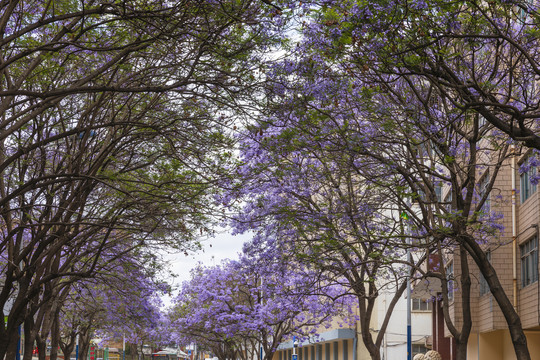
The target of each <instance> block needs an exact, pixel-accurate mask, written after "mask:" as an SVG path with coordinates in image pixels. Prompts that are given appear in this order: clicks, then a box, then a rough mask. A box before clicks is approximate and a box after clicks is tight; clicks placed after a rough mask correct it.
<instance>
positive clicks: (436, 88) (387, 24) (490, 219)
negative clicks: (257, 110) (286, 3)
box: [222, 0, 540, 359]
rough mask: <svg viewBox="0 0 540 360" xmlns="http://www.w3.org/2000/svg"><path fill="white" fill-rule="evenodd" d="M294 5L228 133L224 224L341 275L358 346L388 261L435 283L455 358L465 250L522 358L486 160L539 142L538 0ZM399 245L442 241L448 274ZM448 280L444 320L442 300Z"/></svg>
mask: <svg viewBox="0 0 540 360" xmlns="http://www.w3.org/2000/svg"><path fill="white" fill-rule="evenodd" d="M296 14H297V15H298V16H299V20H298V21H297V23H298V24H301V27H302V29H301V30H300V32H301V34H300V36H297V37H295V38H294V39H296V40H297V42H296V43H293V44H292V47H291V49H293V50H294V51H291V53H290V55H289V56H288V57H287V58H286V59H285V60H283V61H281V62H277V63H275V64H274V66H273V67H272V69H271V71H269V72H268V73H267V76H268V80H269V90H268V92H267V101H268V105H267V108H266V111H265V112H264V114H263V115H262V116H261V117H260V118H259V119H258V122H257V123H256V124H253V125H252V126H248V127H247V128H246V130H245V131H244V132H243V133H242V134H241V135H240V136H239V138H240V151H241V160H242V162H241V165H240V167H239V168H238V169H237V175H236V178H235V179H234V180H237V181H236V182H235V181H233V182H232V186H231V190H230V191H229V192H228V193H227V194H225V196H224V197H223V198H222V201H223V202H224V203H226V204H228V205H230V206H231V207H232V206H234V204H235V201H237V200H241V201H246V202H247V204H246V205H241V210H240V214H239V215H237V216H236V217H235V219H234V221H233V224H234V226H235V227H236V228H237V231H240V232H243V231H255V232H256V233H257V239H258V240H257V241H258V246H260V247H261V248H265V249H268V248H280V249H286V250H285V251H287V252H290V253H291V254H298V256H297V258H296V259H297V261H300V262H301V263H302V264H304V266H306V267H309V268H310V269H318V270H319V271H320V272H321V274H324V279H325V280H324V282H325V283H326V284H329V283H339V284H342V285H345V286H344V289H347V293H351V294H354V295H355V296H356V299H357V305H358V307H359V312H360V328H361V334H362V339H363V341H364V343H365V345H366V348H367V349H368V350H369V352H370V354H371V357H372V358H373V359H379V358H380V352H379V348H380V345H381V341H382V337H383V334H384V330H385V325H386V323H387V319H386V320H385V322H383V327H382V328H381V331H380V332H379V333H377V334H375V335H373V334H372V333H370V331H369V320H370V316H371V314H372V311H373V304H374V301H375V299H376V297H377V295H378V292H379V291H380V290H381V288H382V287H383V286H392V287H393V288H394V289H395V290H396V298H395V299H394V302H395V301H396V300H397V298H399V296H401V294H402V292H403V290H404V289H405V286H406V284H405V275H408V272H407V270H406V269H407V268H408V267H407V266H405V267H403V266H399V264H403V265H408V266H411V267H413V268H414V270H415V274H416V275H415V276H418V277H435V278H438V279H440V280H441V283H442V293H441V295H440V296H442V298H443V300H444V304H445V307H444V315H445V320H446V325H447V327H448V329H449V331H450V333H451V334H452V336H453V337H454V339H455V340H456V345H457V358H458V359H465V358H466V349H467V342H468V338H469V334H470V331H471V327H472V314H471V304H470V301H471V300H470V299H471V278H472V276H473V275H472V272H473V270H472V269H470V268H469V266H470V262H471V264H472V263H474V264H475V265H476V267H478V268H479V270H480V273H481V275H482V276H483V277H484V279H485V280H486V282H487V284H488V286H489V288H490V290H491V293H492V295H493V298H494V299H495V300H496V302H497V304H498V306H499V307H500V309H501V310H502V312H503V314H504V316H505V319H506V322H507V324H508V327H509V331H510V334H511V339H512V343H513V345H514V349H515V353H516V357H517V358H518V359H530V355H529V352H528V347H527V342H526V337H525V335H524V332H523V328H522V325H521V321H520V318H519V315H518V314H517V312H516V311H515V308H514V307H513V304H512V302H511V301H510V299H509V294H507V293H506V292H505V290H504V288H503V287H502V285H501V282H500V279H499V276H498V274H497V272H496V269H494V268H493V266H492V265H491V263H490V261H489V259H488V257H487V256H486V252H485V250H486V247H485V244H487V243H489V244H491V246H494V245H502V244H503V241H504V239H503V232H504V230H505V229H504V226H503V219H502V215H501V209H502V207H504V206H509V205H510V204H511V201H512V199H511V197H510V192H509V191H507V192H506V193H505V192H504V191H503V189H498V188H496V187H494V184H495V183H496V181H497V176H498V174H499V172H500V171H501V169H502V168H503V167H505V166H509V163H510V161H509V160H510V159H512V158H514V157H518V156H521V155H523V154H525V153H527V152H528V151H529V150H530V149H533V150H538V149H540V146H539V142H538V140H539V138H538V130H537V129H538V124H537V121H538V117H539V112H538V109H539V103H538V102H539V101H540V97H539V96H538V95H539V93H538V86H537V81H538V76H540V73H539V72H538V69H539V67H538V61H539V60H540V59H539V56H538V55H539V53H538V52H539V49H540V47H539V45H540V44H538V36H536V35H537V32H538V30H537V26H536V25H537V23H538V19H539V17H538V16H539V14H538V8H537V6H536V5H534V4H531V3H530V2H526V1H506V2H504V3H499V2H476V1H455V2H451V3H448V2H446V1H429V2H422V1H419V2H408V1H401V0H396V1H381V2H379V1H371V2H356V1H325V2H323V3H321V4H318V3H309V2H302V5H301V8H300V9H298V11H297V12H296ZM298 39H300V40H298ZM533 158H534V157H533ZM536 166H537V162H536V161H532V162H529V163H525V164H524V165H523V166H522V168H521V169H520V171H522V172H523V171H527V169H528V168H529V167H536ZM535 181H537V179H534V176H533V182H535ZM443 193H444V194H446V196H445V197H444V198H443V197H442V194H443ZM403 214H405V215H403ZM506 230H507V231H508V229H506ZM408 239H411V241H410V242H409V240H408ZM277 244H279V245H277ZM407 249H414V250H422V251H421V252H422V253H435V254H438V255H439V258H440V259H444V258H445V257H444V256H443V255H445V254H446V253H448V252H451V253H453V254H455V256H456V258H460V261H459V262H458V263H459V264H460V265H459V266H460V269H459V273H460V277H459V278H451V277H449V274H446V270H445V268H444V266H441V267H440V268H439V269H435V270H433V269H432V270H430V271H429V272H426V271H425V269H424V270H423V269H422V268H421V267H420V266H419V264H420V263H421V262H422V261H423V260H425V259H422V258H420V259H417V260H418V261H417V262H412V263H411V262H410V261H407V258H406V257H405V256H404V254H405V252H406V250H407ZM469 260H470V261H469ZM320 276H323V275H319V277H320ZM452 284H455V285H457V288H459V292H458V293H457V294H459V299H458V301H459V306H456V307H455V309H456V311H460V312H461V317H462V318H463V322H461V323H459V324H454V323H453V322H452V318H451V316H450V314H449V309H448V303H449V301H448V293H449V291H450V292H452V291H453V289H452V288H451V287H452ZM435 295H436V294H435ZM391 309H392V307H390V310H391ZM386 315H387V318H388V316H390V312H389V313H388V314H386Z"/></svg>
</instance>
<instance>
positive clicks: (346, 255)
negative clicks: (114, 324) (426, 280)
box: [0, 0, 540, 360]
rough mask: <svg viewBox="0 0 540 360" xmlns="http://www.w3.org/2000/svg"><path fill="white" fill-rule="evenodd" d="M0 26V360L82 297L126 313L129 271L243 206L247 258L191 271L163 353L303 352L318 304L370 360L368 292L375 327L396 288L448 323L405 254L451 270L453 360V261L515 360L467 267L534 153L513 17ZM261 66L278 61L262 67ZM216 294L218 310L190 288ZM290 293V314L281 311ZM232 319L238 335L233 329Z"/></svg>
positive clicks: (91, 17)
mask: <svg viewBox="0 0 540 360" xmlns="http://www.w3.org/2000/svg"><path fill="white" fill-rule="evenodd" d="M0 8H1V9H2V15H1V16H0V34H1V35H0V44H1V45H0V46H1V49H2V52H1V58H0V69H1V70H2V71H1V72H0V101H1V102H0V109H1V111H0V114H1V115H2V118H1V120H0V149H1V151H0V169H1V172H0V174H1V177H0V216H1V227H0V229H1V231H2V238H1V241H0V264H1V266H2V274H3V278H2V281H3V282H2V287H1V288H0V305H2V308H3V311H4V316H3V317H2V319H1V320H0V321H2V326H0V358H3V357H4V356H6V357H7V358H14V354H15V351H16V344H17V339H18V334H17V333H18V332H17V329H18V328H19V326H20V325H22V324H24V329H25V332H26V333H27V337H26V339H27V345H26V346H32V345H33V343H34V341H37V342H38V344H40V342H41V344H43V341H44V339H46V338H47V336H48V334H53V333H55V334H58V333H59V332H58V330H54V331H53V327H54V326H56V327H58V326H59V325H58V324H60V323H61V322H60V321H58V319H59V317H58V314H59V311H60V313H61V312H62V311H64V312H65V317H64V318H65V319H68V318H69V314H70V313H80V311H78V310H77V311H72V310H69V309H73V308H74V307H75V306H78V305H77V302H78V301H80V299H81V297H79V298H78V299H77V295H76V294H78V293H79V294H81V295H82V296H84V297H88V296H90V297H92V298H96V300H99V298H100V296H97V294H94V295H90V293H91V292H96V291H97V292H101V291H100V290H99V289H103V291H105V289H109V288H111V287H112V288H115V289H116V290H117V291H116V292H112V293H110V294H109V295H106V296H105V297H103V299H105V298H106V299H110V301H107V303H108V304H109V303H112V304H117V303H118V302H119V301H120V300H119V297H118V295H114V294H117V293H118V294H122V296H124V295H126V296H127V294H128V293H130V292H131V290H128V289H125V288H123V284H125V283H126V280H125V279H126V278H129V279H131V280H130V282H131V283H139V281H138V280H133V278H131V277H130V276H132V275H135V274H137V272H135V271H131V270H127V269H133V268H134V267H136V268H139V269H140V268H142V264H143V263H145V262H150V263H151V262H152V261H151V260H152V259H153V257H152V254H153V253H154V251H155V249H157V248H163V247H168V248H171V247H172V248H175V249H177V250H184V251H189V250H191V249H194V248H196V247H197V241H196V240H197V237H198V236H200V235H201V234H206V233H210V232H211V231H212V229H211V225H212V222H213V220H214V215H215V214H216V213H217V211H216V210H217V207H218V204H219V205H223V204H225V205H226V206H230V207H231V208H234V206H235V204H247V205H245V206H242V208H241V211H240V213H239V214H238V215H237V216H235V219H234V222H233V226H234V227H235V228H236V231H238V232H243V231H255V232H256V234H257V235H256V237H255V239H254V242H253V243H252V244H251V248H250V249H247V250H246V255H245V256H246V258H242V259H240V260H239V261H238V262H231V263H229V264H224V265H223V266H222V267H219V268H217V269H206V270H205V269H200V270H198V272H196V274H195V278H194V280H193V281H192V282H191V283H190V284H189V285H186V288H185V289H184V290H183V292H182V293H181V296H180V299H179V307H178V308H176V309H175V311H174V312H175V313H174V314H173V319H174V321H176V322H177V324H178V327H181V328H182V329H184V330H185V331H184V332H183V333H182V334H179V335H177V338H178V339H186V340H187V339H191V338H193V337H198V338H200V337H201V336H203V337H208V338H207V339H205V341H208V346H210V347H211V348H212V349H213V351H214V352H215V353H216V354H217V353H220V354H223V355H224V356H225V355H226V356H233V355H237V356H240V355H239V354H240V353H239V352H238V349H246V348H250V349H257V348H258V347H260V346H263V347H264V348H265V349H266V352H265V353H266V354H269V355H268V356H270V354H271V353H272V352H273V351H275V349H276V345H277V344H278V343H279V342H281V341H282V340H283V339H286V338H287V336H290V335H295V334H296V335H298V336H302V335H303V334H302V332H301V331H302V330H301V329H302V327H299V326H292V325H291V323H290V322H291V321H293V322H294V324H302V321H304V320H305V321H306V324H309V325H313V326H315V325H316V324H323V323H325V321H326V320H327V316H328V315H333V314H334V311H337V310H336V309H335V308H333V307H332V305H336V308H338V309H342V308H341V307H340V306H341V304H340V303H339V302H338V303H335V300H336V299H341V298H342V299H344V300H343V306H348V305H346V304H348V301H350V299H351V297H350V296H353V297H354V298H355V303H356V305H357V306H358V309H359V320H360V327H361V333H362V339H363V341H364V343H365V345H366V347H367V349H368V350H369V352H370V354H371V356H372V358H373V359H378V358H379V356H380V355H379V348H380V345H381V342H382V339H383V335H384V330H385V326H386V324H387V323H388V319H389V316H390V314H391V311H389V312H388V313H387V316H386V319H385V321H384V322H383V327H382V329H381V331H380V332H378V333H377V334H375V335H373V334H371V333H370V332H369V323H370V318H371V316H372V313H373V310H374V304H375V301H376V298H377V295H378V293H379V291H380V289H381V287H383V286H385V287H389V288H393V289H395V291H396V296H395V298H394V300H393V302H392V305H391V306H390V307H389V308H390V310H391V309H392V306H393V304H395V302H396V301H397V299H398V298H399V297H400V296H401V294H402V293H403V291H404V290H405V288H406V283H405V279H406V277H407V276H408V275H410V274H411V272H412V270H409V269H410V268H411V267H412V268H413V270H414V271H415V274H417V275H416V276H430V277H438V278H439V279H441V280H442V284H443V291H442V296H443V298H444V300H445V301H444V302H445V303H446V304H447V303H448V301H447V300H448V298H447V292H448V290H449V289H448V287H449V283H448V282H446V279H447V274H445V270H444V268H441V269H439V271H431V272H429V273H422V268H421V267H420V266H419V265H420V264H421V263H422V262H423V261H424V260H425V259H424V258H422V257H419V258H415V261H414V262H411V261H409V260H408V259H407V258H406V257H405V253H406V252H407V250H408V249H411V248H413V249H422V250H426V251H428V252H430V253H439V255H441V258H442V255H443V253H444V252H445V251H452V252H455V253H456V254H459V256H460V257H461V259H462V261H460V266H461V269H460V274H461V277H460V279H459V280H458V279H453V280H455V281H457V282H458V283H459V289H460V295H461V299H460V300H461V306H460V307H459V309H460V310H461V311H462V315H463V318H464V320H465V321H464V322H463V323H462V324H452V322H451V318H450V316H449V313H448V308H445V318H446V320H447V326H448V328H449V330H450V332H451V333H452V335H453V336H454V338H455V339H456V344H457V353H458V358H459V359H462V358H465V356H466V346H467V341H468V336H469V333H470V330H471V314H470V283H471V275H470V274H471V271H470V269H469V268H468V266H469V263H468V261H465V259H468V258H470V259H471V260H472V261H473V262H474V263H475V264H476V266H477V267H478V268H479V269H480V271H481V273H482V275H483V276H484V278H485V279H486V281H487V283H488V285H489V287H490V289H491V292H492V294H493V296H494V298H495V299H496V301H497V304H498V305H499V307H500V308H501V310H502V311H503V313H504V315H505V318H506V320H507V323H508V325H509V329H510V333H511V337H512V342H513V344H514V348H515V352H516V356H517V358H518V359H520V360H521V359H529V358H530V356H529V354H528V349H527V344H526V338H525V336H524V333H523V329H522V326H521V323H520V319H519V316H518V314H517V313H516V311H515V310H514V308H513V306H512V303H511V302H510V300H509V299H508V295H507V294H506V293H505V292H504V289H503V288H502V286H501V284H500V281H499V278H498V276H497V273H496V271H495V269H494V268H493V267H492V266H491V264H490V262H489V261H488V259H487V257H486V253H485V251H484V247H483V244H484V243H485V242H486V241H493V239H497V238H498V237H499V236H500V234H501V231H502V230H503V229H502V225H501V224H502V222H501V219H500V215H499V213H498V212H497V208H498V207H500V206H503V205H505V201H508V200H505V198H504V197H503V196H502V193H501V197H498V196H497V195H499V194H498V189H496V188H494V187H493V186H494V184H495V182H496V179H497V175H498V173H499V171H500V169H501V167H503V166H505V164H506V163H507V162H506V161H507V159H508V158H509V157H510V156H516V155H518V154H521V153H525V152H526V151H528V150H529V149H531V148H532V149H540V138H539V135H538V133H537V130H536V129H537V119H538V116H539V113H538V109H539V105H540V104H539V103H538V102H539V101H540V96H538V95H539V93H538V87H537V86H536V82H537V77H538V76H540V70H539V69H540V66H539V64H538V60H539V58H538V57H539V54H538V52H539V48H540V46H539V45H540V44H538V41H539V40H538V36H537V35H538V30H537V27H536V24H537V23H538V9H537V7H536V6H535V5H534V4H530V3H529V2H527V1H521V0H510V1H505V2H503V3H497V2H476V1H454V2H452V3H448V2H446V1H438V0H434V1H429V2H422V1H418V2H408V1H403V0H390V1H371V2H357V1H332V0H328V1H324V2H322V3H320V4H319V3H317V2H316V1H314V2H310V1H303V2H301V3H295V2H285V1H283V2H281V1H279V2H267V1H266V2H251V1H226V0H223V1H190V0H184V1H175V2H159V1H145V0H142V1H140V0H137V1H130V0H125V1H92V0H88V1H81V2H75V1H74V2H70V1H65V2H55V1H36V2H24V1H3V2H0ZM291 19H293V20H294V21H293V22H289V20H291ZM288 24H293V25H298V26H299V27H300V28H299V29H297V30H298V33H295V32H294V31H292V30H291V29H288V28H287V25H288ZM287 37H289V39H288V40H287V41H284V40H283V39H284V38H287ZM278 46H279V47H280V49H281V50H283V51H285V52H286V53H287V56H286V57H285V58H284V60H280V59H276V56H270V57H268V56H266V55H267V53H268V52H269V51H271V50H274V49H276V47H278ZM269 59H272V60H271V62H272V64H270V66H268V65H269V64H268V62H269V61H270V60H269ZM253 117H256V121H255V122H253V121H252V122H250V124H249V125H248V126H246V127H245V128H242V130H241V131H240V132H239V134H238V137H237V139H238V143H239V144H240V154H241V159H240V161H239V162H235V161H234V159H233V156H232V155H233V152H234V151H233V145H234V143H233V140H232V139H231V137H230V135H231V132H232V131H233V130H234V129H235V127H236V126H238V124H239V122H240V120H241V119H244V118H245V119H248V120H252V118H253ZM535 165H536V164H535V163H531V164H530V166H535ZM522 170H526V166H525V167H524V169H522ZM218 189H225V190H226V191H225V192H221V191H220V190H218ZM442 189H444V192H445V193H447V194H449V195H448V197H446V198H441V196H440V191H441V190H442ZM490 194H491V195H490ZM215 199H218V200H219V201H218V202H217V203H218V204H216V202H214V200H215ZM237 209H238V208H234V210H235V211H236V210H237ZM403 214H406V216H402V215H403ZM409 239H412V242H410V241H409ZM283 254H294V255H297V256H291V257H284V255H283ZM248 259H250V260H248ZM270 259H271V260H270ZM147 260H150V261H147ZM254 261H258V262H259V263H256V262H254ZM265 261H267V262H265ZM261 262H262V264H264V265H265V266H254V264H259V265H260V264H261ZM295 268H297V270H295V271H293V270H294V269H295ZM150 273H152V272H151V271H150ZM140 274H141V276H142V277H143V278H145V277H146V278H147V279H150V280H152V279H153V278H152V276H149V273H148V272H145V271H141V273H140ZM250 274H255V275H250ZM418 274H420V275H418ZM242 275H244V276H242ZM289 279H290V280H291V281H293V282H292V283H290V282H289ZM117 280H118V281H117ZM120 280H123V281H120ZM150 280H148V281H143V280H141V281H140V283H141V284H146V283H152V281H150ZM216 283H222V284H224V285H227V286H228V285H230V286H232V289H233V290H234V291H233V290H231V288H230V287H227V286H223V288H221V287H217V288H215V289H209V288H208V286H209V284H212V285H213V286H214V287H215V286H216ZM203 285H206V287H203ZM143 288H146V287H145V286H144V287H143ZM150 288H153V289H155V287H148V289H150ZM312 289H315V290H316V295H317V297H316V298H314V299H313V301H311V302H310V304H304V303H303V302H302V301H301V299H300V298H298V297H296V296H298V294H303V296H304V297H305V296H308V295H309V296H311V295H313V293H310V292H309V291H307V290H312ZM450 290H451V289H450ZM148 293H149V294H150V293H152V291H149V292H148ZM154 293H155V292H154ZM264 294H266V295H264ZM270 294H272V295H270ZM280 294H281V295H283V296H280ZM81 295H79V296H81ZM263 295H264V296H263ZM313 296H315V295H313ZM71 299H74V301H73V302H71V301H70V300H71ZM123 299H126V298H123ZM274 299H276V300H277V299H281V300H280V301H279V302H276V303H275V304H274V302H273V301H270V300H274ZM285 299H296V305H298V307H299V308H302V311H303V312H300V313H297V312H295V311H294V309H293V310H291V307H290V305H287V304H288V303H287V302H286V301H285ZM328 299H330V300H331V301H329V300H328ZM311 303H318V304H320V305H321V306H323V305H324V306H327V305H328V306H329V307H327V308H320V309H319V308H318V309H312V308H310V307H309V306H311ZM69 304H72V305H69ZM338 304H339V305H340V306H337V305H338ZM143 305H144V303H143V302H142V303H141V306H143ZM274 305H275V306H274ZM278 305H279V306H278ZM304 305H305V306H304ZM214 306H216V307H217V308H215V309H214V312H208V311H207V309H208V308H212V307H214ZM270 306H274V307H270ZM227 307H229V308H227ZM230 307H232V309H231V308H230ZM101 308H111V305H107V306H101ZM59 309H60V310H59ZM96 309H97V307H96ZM130 309H131V310H129V312H132V313H133V314H136V313H137V312H138V311H137V310H136V308H130ZM225 309H226V310H227V311H228V312H225ZM124 310H125V309H124ZM231 310H234V311H231ZM92 311H93V310H92V309H90V308H89V309H87V310H84V312H85V313H87V314H88V316H87V318H86V320H88V319H90V320H91V319H92V316H91V314H92ZM100 312H101V310H99V311H97V313H100ZM122 312H123V310H122V309H119V310H118V311H117V313H122ZM143 312H144V313H153V312H154V310H148V309H147V310H144V311H143ZM306 313H310V314H312V315H313V317H312V318H311V317H302V314H306ZM187 314H190V315H191V314H193V316H192V317H190V316H187ZM195 314H196V316H195ZM215 314H227V315H226V316H225V315H224V316H223V317H219V316H215ZM278 315H285V317H281V316H278ZM156 316H157V315H156ZM245 316H247V318H245ZM299 316H300V318H299ZM135 317H136V316H135ZM249 317H251V319H253V320H250V321H245V323H246V324H251V326H252V327H251V328H240V327H238V326H239V325H238V321H236V320H238V319H250V318H249ZM55 319H56V320H55ZM254 319H256V321H255V320H254ZM6 320H7V321H6ZM119 321H120V320H119ZM123 321H124V320H122V322H123ZM90 323H91V321H90ZM243 323H244V322H243ZM55 324H56V325H55ZM73 324H75V323H73ZM134 327H136V326H134V325H133V326H130V327H129V328H130V329H132V328H134ZM68 328H69V326H68ZM72 328H76V329H78V331H81V329H83V328H84V326H83V325H82V324H79V325H76V326H74V327H73V326H72ZM279 329H287V331H285V330H283V331H281V332H277V330H279ZM120 330H121V331H122V332H124V331H126V328H121V329H120ZM134 332H135V331H134ZM147 333H148V332H146V334H147ZM150 333H151V332H150ZM209 335H212V337H211V339H210V337H209ZM304 335H305V334H304ZM134 336H135V335H134ZM60 338H62V337H60ZM55 341H56V340H55ZM58 341H59V342H61V339H58ZM247 343H249V346H248V345H247ZM40 346H43V345H40ZM219 351H221V352H219ZM27 353H28V351H27Z"/></svg>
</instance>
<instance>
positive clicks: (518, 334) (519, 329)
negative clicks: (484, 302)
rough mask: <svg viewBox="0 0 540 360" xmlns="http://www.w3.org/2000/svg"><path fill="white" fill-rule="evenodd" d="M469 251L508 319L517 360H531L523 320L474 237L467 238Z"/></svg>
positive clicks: (507, 322)
mask: <svg viewBox="0 0 540 360" xmlns="http://www.w3.org/2000/svg"><path fill="white" fill-rule="evenodd" d="M464 242H465V243H466V247H467V251H468V252H469V254H471V256H472V258H473V259H474V261H475V263H476V265H477V266H478V268H479V269H480V272H481V273H482V275H483V276H484V279H486V282H487V284H488V285H489V289H490V290H491V294H492V295H493V298H494V299H495V301H497V304H498V305H499V307H500V309H501V311H502V313H503V315H504V318H505V319H506V324H507V325H508V330H509V331H510V338H511V339H512V344H513V345H514V352H515V354H516V358H517V360H530V359H531V355H530V354H529V348H528V346H527V337H526V336H525V333H524V332H523V326H522V325H521V319H520V317H519V315H518V314H517V312H516V310H515V309H514V306H513V305H512V303H511V302H510V299H508V296H507V295H506V293H505V291H504V289H503V287H502V285H501V282H500V281H499V277H498V276H497V273H496V271H495V269H494V268H493V266H492V265H491V263H490V262H489V260H488V259H487V257H486V254H485V253H484V251H483V250H482V249H481V248H480V246H479V245H478V244H477V243H476V241H475V239H474V238H473V237H472V236H467V237H466V239H465V241H464Z"/></svg>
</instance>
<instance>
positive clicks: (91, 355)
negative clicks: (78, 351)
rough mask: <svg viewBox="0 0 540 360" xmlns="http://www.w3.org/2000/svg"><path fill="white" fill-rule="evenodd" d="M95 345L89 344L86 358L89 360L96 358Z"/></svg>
mask: <svg viewBox="0 0 540 360" xmlns="http://www.w3.org/2000/svg"><path fill="white" fill-rule="evenodd" d="M95 355H96V347H95V346H90V349H89V350H88V359H89V360H96V356H95Z"/></svg>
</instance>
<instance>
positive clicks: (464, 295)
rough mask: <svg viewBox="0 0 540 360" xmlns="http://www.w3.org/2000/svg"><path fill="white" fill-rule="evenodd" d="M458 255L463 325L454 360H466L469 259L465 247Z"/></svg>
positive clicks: (469, 324) (469, 311)
mask: <svg viewBox="0 0 540 360" xmlns="http://www.w3.org/2000/svg"><path fill="white" fill-rule="evenodd" d="M459 255H460V259H461V264H460V265H461V276H460V284H461V307H462V309H461V314H462V317H463V325H462V326H461V331H460V334H459V336H458V337H456V360H467V344H468V343H469V336H470V335H471V328H472V315H471V274H470V271H469V257H468V256H467V251H466V250H465V247H463V246H460V247H459Z"/></svg>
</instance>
